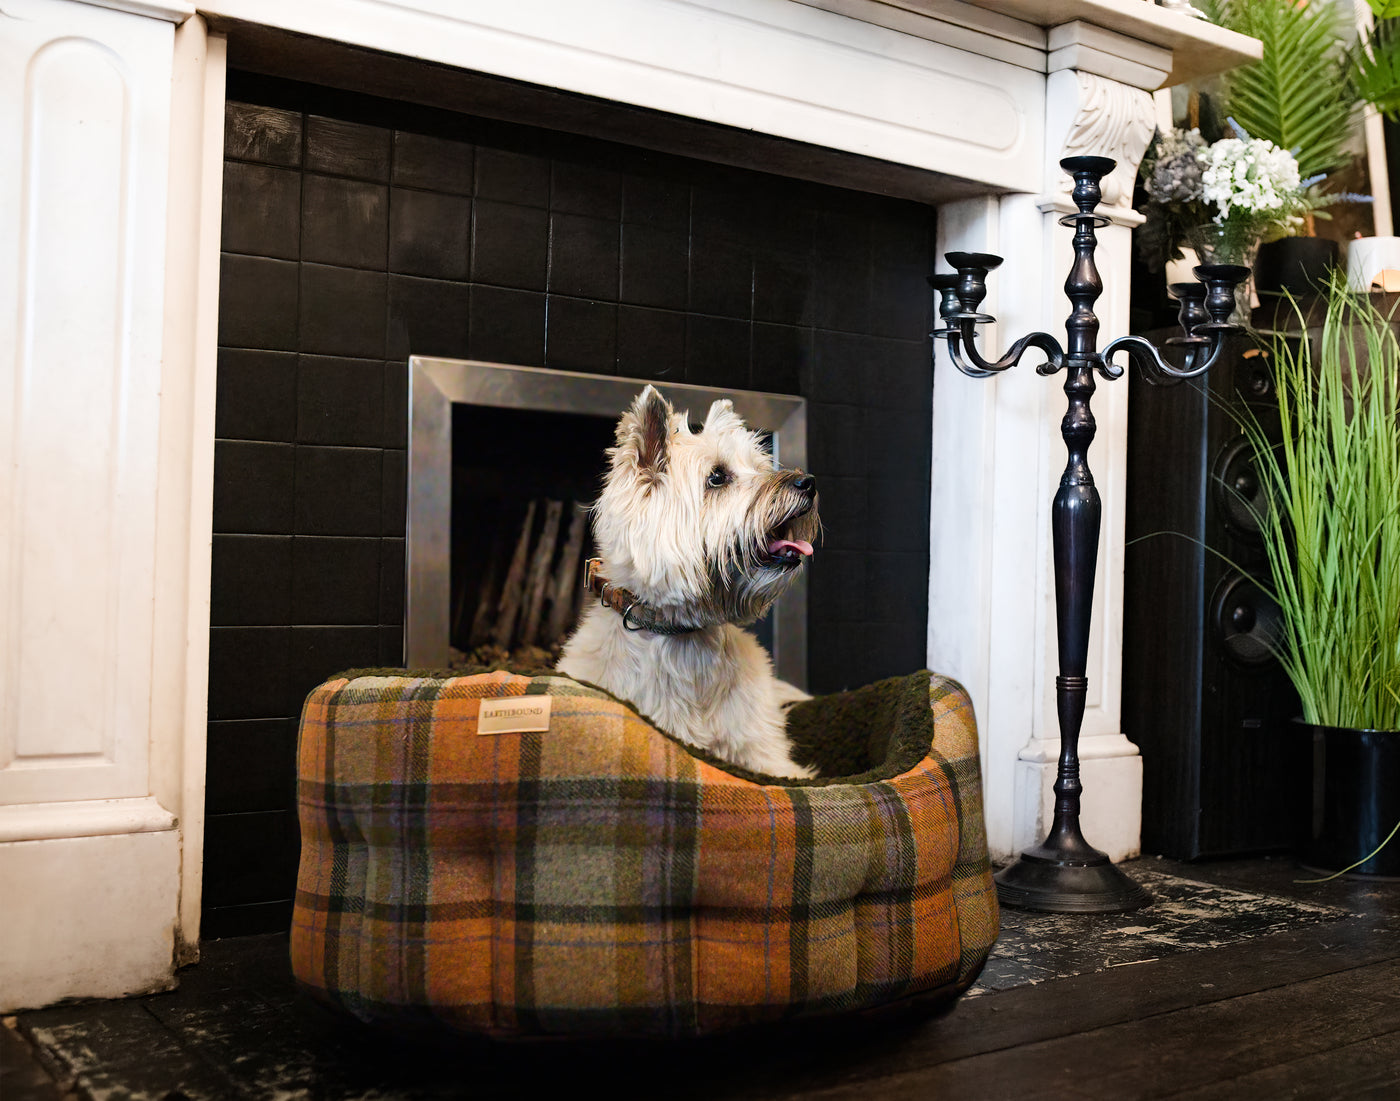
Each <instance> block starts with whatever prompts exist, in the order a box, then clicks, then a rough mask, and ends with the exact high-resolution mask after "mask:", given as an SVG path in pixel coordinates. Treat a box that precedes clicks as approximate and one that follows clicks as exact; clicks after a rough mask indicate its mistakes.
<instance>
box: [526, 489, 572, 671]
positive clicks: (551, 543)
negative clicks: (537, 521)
mask: <svg viewBox="0 0 1400 1101" xmlns="http://www.w3.org/2000/svg"><path fill="white" fill-rule="evenodd" d="M563 514H564V502H563V501H546V502H545V503H544V523H543V524H542V525H541V527H540V534H539V537H538V538H537V539H536V540H535V550H534V553H533V554H532V555H531V556H530V572H529V574H528V575H527V576H526V580H525V594H524V614H523V615H522V616H521V618H520V630H519V631H517V632H516V634H517V635H518V636H519V639H520V641H521V642H522V643H524V644H525V645H526V646H534V645H536V644H537V643H538V642H539V638H540V620H541V618H542V617H543V615H544V600H545V596H546V595H548V592H549V567H550V565H551V564H552V563H553V562H554V554H555V551H556V550H557V549H558V544H559V517H560V516H562V515H563Z"/></svg>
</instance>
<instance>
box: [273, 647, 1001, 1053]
mask: <svg viewBox="0 0 1400 1101" xmlns="http://www.w3.org/2000/svg"><path fill="white" fill-rule="evenodd" d="M508 697H548V708H549V714H548V729H547V730H544V731H530V732H516V733H496V734H490V733H483V732H482V726H489V725H490V723H489V722H487V721H486V720H484V719H482V711H483V707H484V706H485V707H486V709H487V710H488V711H489V710H493V709H499V708H500V707H501V705H500V704H492V703H484V701H493V700H498V699H501V698H508ZM520 702H521V704H522V705H524V704H526V703H528V702H530V701H528V700H521V701H520ZM527 710H535V709H534V708H527ZM507 725H509V724H507ZM537 725H538V724H537ZM789 729H790V731H791V732H792V735H793V740H794V743H795V744H796V745H797V746H798V750H797V752H796V753H795V756H796V757H797V759H799V760H806V761H809V762H811V761H815V762H816V763H818V764H819V766H821V767H824V768H828V767H831V766H835V767H842V766H844V768H845V772H846V773H847V775H846V776H845V777H844V778H843V779H837V780H815V781H783V782H782V783H778V782H775V781H773V780H771V779H770V780H765V779H764V778H763V777H756V776H752V775H748V774H745V773H742V772H740V771H738V770H736V769H734V768H733V767H731V766H728V765H725V764H724V763H723V762H718V761H716V760H714V759H712V758H707V757H706V756H705V755H704V754H703V753H697V752H695V751H694V750H692V749H690V748H689V747H686V746H683V745H681V744H680V743H679V742H676V741H674V740H673V739H671V738H670V737H668V736H667V735H665V734H663V733H661V732H660V731H658V730H657V729H656V728H655V727H653V726H651V725H650V724H648V723H647V722H646V720H645V719H643V718H641V717H640V716H638V715H637V714H636V713H635V712H634V711H633V710H631V709H630V708H629V707H627V706H626V705H625V704H624V703H622V702H620V701H618V700H616V699H614V698H613V697H611V696H609V695H608V694H607V693H605V692H602V691H600V690H598V689H595V688H592V687H589V686H586V685H583V684H580V683H577V682H575V681H572V680H569V679H567V678H565V677H561V676H557V675H553V676H541V677H525V676H518V675H515V674H511V673H506V672H497V673H488V674H483V675H477V676H449V675H420V674H414V673H405V672H404V671H402V670H399V671H380V672H378V673H350V674H345V675H342V676H339V677H336V678H334V679H332V680H330V681H327V682H326V683H325V684H323V685H321V686H320V687H319V688H317V689H315V690H314V691H313V692H312V693H311V695H310V697H309V698H308V699H307V701H306V705H305V708H304V710H303V713H302V720H301V737H300V746H299V752H298V792H299V802H300V816H301V831H302V853H301V866H300V873H299V877H298V883H297V894H296V904H295V912H294V915H293V920H292V935H291V954H292V965H293V970H294V971H295V974H296V977H297V979H298V981H299V982H300V983H301V984H302V986H303V987H304V988H305V989H307V990H308V991H310V992H311V993H312V994H313V995H315V996H316V997H318V998H319V999H321V1000H324V1001H326V1002H329V1003H331V1004H332V1005H335V1006H337V1007H339V1008H341V1009H344V1010H346V1011H348V1012H349V1013H351V1014H353V1015H354V1016H355V1017H357V1018H359V1019H361V1020H363V1021H368V1022H376V1023H381V1024H391V1025H392V1024H399V1025H414V1024H424V1023H430V1022H432V1023H436V1024H437V1025H445V1026H447V1027H448V1028H450V1029H453V1030H457V1031H462V1032H470V1033H480V1034H487V1035H496V1036H528V1035H540V1034H572V1035H580V1034H587V1035H600V1034H612V1035H643V1034H650V1035H669V1036H681V1035H701V1034H707V1033H715V1032H722V1031H726V1030H729V1029H733V1028H736V1027H740V1026H744V1025H751V1024H758V1023H762V1022H769V1021H777V1020H783V1019H788V1018H793V1017H801V1016H815V1015H823V1014H831V1013H837V1012H844V1011H850V1010H861V1009H869V1008H872V1007H875V1006H878V1005H882V1004H884V1003H888V1002H892V1001H894V1000H897V999H904V998H909V997H912V996H920V995H922V996H942V995H949V994H952V993H955V992H957V991H960V990H962V989H963V988H965V987H966V986H967V985H968V984H970V983H971V982H972V980H973V978H975V976H976V974H977V972H978V971H979V970H980V969H981V967H982V964H983V963H984V962H985V960H986V957H987V954H988V952H989V951H990V949H991V945H992V942H993V941H994V940H995V939H996V934H997V905H996V894H995V890H994V888H993V884H992V880H991V872H990V867H989V865H988V860H987V846H986V836H985V833H984V831H983V820H982V796H981V786H980V777H979V771H978V760H977V733H976V726H975V723H974V720H973V717H972V708H971V705H970V703H969V701H968V699H967V696H966V694H965V693H964V692H963V690H962V688H961V687H959V686H958V685H957V684H956V683H954V682H952V681H950V680H947V679H945V678H942V677H938V676H931V675H930V674H929V673H927V672H923V673H918V674H914V675H912V676H910V677H902V678H896V679H894V680H892V681H885V682H881V683H880V684H877V685H872V686H869V687H867V688H863V689H857V690H856V691H853V692H845V693H840V694H838V695H835V696H827V697H820V698H818V699H816V700H812V701H810V702H807V703H803V704H799V705H798V706H797V707H796V708H794V709H793V712H792V715H791V717H790V721H789ZM858 766H863V768H862V767H858Z"/></svg>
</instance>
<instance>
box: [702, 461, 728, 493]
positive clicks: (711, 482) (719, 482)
mask: <svg viewBox="0 0 1400 1101" xmlns="http://www.w3.org/2000/svg"><path fill="white" fill-rule="evenodd" d="M705 484H706V485H707V486H709V487H710V488H711V489H723V488H724V487H725V486H727V485H728V484H729V471H727V470H725V469H724V467H722V466H717V467H715V468H714V469H713V470H712V471H710V476H709V477H708V478H706V479H705Z"/></svg>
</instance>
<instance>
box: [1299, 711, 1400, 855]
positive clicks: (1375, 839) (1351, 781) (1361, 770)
mask: <svg viewBox="0 0 1400 1101" xmlns="http://www.w3.org/2000/svg"><path fill="white" fill-rule="evenodd" d="M1298 728H1299V730H1300V731H1302V733H1303V744H1304V752H1305V753H1311V756H1312V762H1313V784H1312V808H1311V809H1312V814H1311V820H1310V821H1309V823H1308V828H1307V829H1306V831H1305V834H1304V836H1303V838H1302V840H1301V844H1300V846H1299V857H1300V858H1301V860H1302V862H1303V863H1304V864H1305V865H1307V866H1308V867H1310V868H1317V869H1319V870H1321V871H1327V872H1337V871H1341V869H1343V868H1346V867H1349V866H1350V865H1352V864H1355V863H1356V862H1357V861H1359V860H1361V859H1362V858H1363V857H1366V856H1367V855H1368V854H1370V853H1371V852H1372V851H1373V850H1374V849H1375V848H1376V846H1377V845H1379V844H1380V843H1381V842H1382V841H1383V840H1385V838H1386V835H1387V834H1389V833H1390V831H1391V830H1393V829H1394V828H1395V824H1396V823H1397V822H1400V731H1396V730H1352V729H1350V728H1348V727H1338V726H1312V725H1310V724H1308V723H1303V722H1299V723H1298ZM1348 874H1351V875H1369V876H1400V834H1397V835H1396V836H1395V837H1394V838H1392V839H1391V841H1390V843H1389V844H1387V845H1386V846H1385V847H1384V848H1382V849H1381V850H1380V852H1377V853H1375V855H1374V856H1371V857H1370V859H1368V860H1366V861H1365V863H1363V864H1360V865H1358V866H1357V867H1355V868H1352V869H1351V871H1350V873H1348Z"/></svg>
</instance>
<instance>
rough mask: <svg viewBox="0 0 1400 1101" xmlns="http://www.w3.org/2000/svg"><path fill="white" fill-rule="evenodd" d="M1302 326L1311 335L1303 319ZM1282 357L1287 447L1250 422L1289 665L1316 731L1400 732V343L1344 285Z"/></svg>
mask: <svg viewBox="0 0 1400 1101" xmlns="http://www.w3.org/2000/svg"><path fill="white" fill-rule="evenodd" d="M1294 309H1295V310H1298V307H1297V304H1296V303H1295V304H1294ZM1298 322H1299V324H1298V329H1299V330H1300V331H1306V330H1307V325H1306V323H1305V321H1304V317H1303V315H1302V312H1301V311H1300V310H1298ZM1271 360H1272V363H1273V370H1274V377H1275V385H1276V389H1277V395H1278V412H1279V419H1280V422H1281V425H1282V438H1281V441H1277V440H1273V439H1271V438H1270V435H1269V434H1268V433H1267V432H1266V431H1265V429H1264V426H1263V424H1262V423H1261V422H1260V421H1259V419H1258V418H1256V417H1254V416H1253V415H1252V414H1244V415H1242V417H1241V423H1242V427H1243V430H1244V432H1245V434H1246V436H1247V437H1248V438H1249V440H1250V442H1251V444H1252V445H1253V448H1254V452H1255V465H1256V470H1257V473H1258V477H1259V479H1260V484H1261V486H1262V487H1263V489H1264V498H1265V500H1267V501H1268V507H1267V508H1262V509H1259V510H1257V516H1258V520H1259V523H1260V526H1261V530H1262V534H1263V539H1264V546H1265V548H1266V550H1267V554H1268V560H1269V570H1270V574H1271V580H1272V588H1273V596H1274V598H1275V599H1276V600H1277V602H1278V605H1279V607H1280V609H1281V610H1282V613H1283V616H1282V619H1283V628H1282V637H1281V638H1280V639H1279V640H1278V643H1277V647H1278V656H1279V659H1280V661H1281V662H1282V663H1283V666H1284V669H1285V670H1286V671H1287V674H1288V676H1289V678H1290V679H1291V680H1292V682H1293V685H1294V687H1295V688H1297V690H1298V695H1299V696H1300V697H1301V700H1302V706H1303V718H1304V719H1305V721H1307V722H1309V723H1315V724H1318V725H1323V726H1343V727H1353V728H1357V729H1362V730H1368V729H1369V730H1398V729H1400V403H1398V402H1397V399H1400V379H1398V378H1397V375H1400V340H1397V338H1396V334H1395V330H1394V328H1393V326H1392V324H1391V320H1390V318H1389V317H1387V316H1385V315H1383V314H1382V313H1381V312H1380V311H1379V310H1378V309H1377V308H1376V306H1375V305H1374V304H1373V303H1372V301H1371V299H1370V297H1369V296H1368V295H1365V294H1353V293H1351V292H1349V291H1348V290H1347V289H1346V284H1345V280H1344V279H1342V278H1340V277H1334V278H1333V281H1332V283H1331V285H1330V286H1329V287H1328V289H1327V298H1326V315H1325V318H1324V320H1323V323H1322V327H1321V330H1320V332H1318V333H1317V334H1316V336H1315V338H1314V339H1303V340H1299V339H1298V338H1297V337H1296V336H1295V337H1293V338H1292V339H1289V338H1286V337H1284V336H1279V337H1277V338H1276V339H1275V341H1274V345H1273V349H1272V356H1271Z"/></svg>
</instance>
